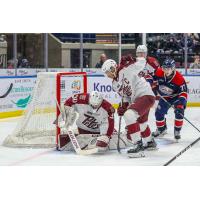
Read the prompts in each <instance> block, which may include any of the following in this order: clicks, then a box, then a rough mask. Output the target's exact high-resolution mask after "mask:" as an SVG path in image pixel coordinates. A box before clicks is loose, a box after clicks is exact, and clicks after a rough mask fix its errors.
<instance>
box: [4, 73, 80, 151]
mask: <svg viewBox="0 0 200 200" xmlns="http://www.w3.org/2000/svg"><path fill="white" fill-rule="evenodd" d="M56 76H57V73H56V72H41V73H38V76H37V82H36V85H35V87H34V91H33V94H32V98H31V100H30V102H29V105H28V107H27V109H26V111H25V112H24V115H23V117H22V119H21V120H20V122H19V124H18V125H17V127H16V129H15V130H14V133H13V134H11V135H9V136H8V137H7V138H6V139H5V140H4V143H3V145H4V146H9V147H34V148H35V147H38V148H45V147H54V146H55V145H56V125H55V124H53V123H54V121H55V120H56V117H57V116H56V87H57V86H56ZM78 81H79V82H81V81H82V82H83V79H79V80H78ZM61 82H62V84H61V95H62V93H64V95H63V96H64V98H63V100H64V99H66V97H67V96H68V97H69V96H71V95H72V94H73V92H77V91H71V88H72V90H73V87H72V86H71V85H73V84H74V83H77V80H76V79H75V80H74V77H71V82H70V77H67V80H64V82H63V81H61ZM63 85H64V87H63ZM82 85H83V84H82ZM59 89H60V88H59ZM75 89H77V88H75ZM79 89H80V88H79ZM81 89H82V88H81ZM62 90H63V91H62ZM69 90H70V91H69ZM79 92H82V91H81V90H80V91H79ZM66 94H67V96H66ZM61 98H62V96H61Z"/></svg>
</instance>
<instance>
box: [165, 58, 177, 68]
mask: <svg viewBox="0 0 200 200" xmlns="http://www.w3.org/2000/svg"><path fill="white" fill-rule="evenodd" d="M175 67H176V63H175V60H173V59H171V58H167V59H165V60H164V62H163V64H162V68H173V69H174V68H175Z"/></svg>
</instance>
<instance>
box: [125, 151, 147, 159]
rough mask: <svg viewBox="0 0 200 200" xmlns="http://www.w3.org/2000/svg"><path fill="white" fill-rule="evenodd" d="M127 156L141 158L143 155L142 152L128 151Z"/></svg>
mask: <svg viewBox="0 0 200 200" xmlns="http://www.w3.org/2000/svg"><path fill="white" fill-rule="evenodd" d="M128 157H129V158H143V157H145V155H144V152H140V153H129V154H128Z"/></svg>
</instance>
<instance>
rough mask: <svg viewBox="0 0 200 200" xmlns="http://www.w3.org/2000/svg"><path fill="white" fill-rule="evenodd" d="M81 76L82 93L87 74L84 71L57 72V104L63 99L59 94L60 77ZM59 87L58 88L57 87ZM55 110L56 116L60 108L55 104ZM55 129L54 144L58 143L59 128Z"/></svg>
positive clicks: (84, 91)
mask: <svg viewBox="0 0 200 200" xmlns="http://www.w3.org/2000/svg"><path fill="white" fill-rule="evenodd" d="M66 75H67V76H72V77H73V76H82V78H83V80H82V92H83V93H87V74H86V72H68V73H67V74H66V73H65V72H62V73H58V74H57V77H56V85H57V90H56V99H57V102H58V104H59V105H60V104H61V102H63V101H64V100H65V99H61V98H62V96H63V95H62V94H61V86H60V84H61V79H62V77H63V76H66ZM59 88H60V89H59ZM56 112H57V116H59V114H60V110H59V108H58V106H56ZM56 129H57V131H56V133H57V134H56V144H58V136H59V134H60V128H59V127H58V126H57V127H56Z"/></svg>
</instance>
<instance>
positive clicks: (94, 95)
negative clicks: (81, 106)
mask: <svg viewBox="0 0 200 200" xmlns="http://www.w3.org/2000/svg"><path fill="white" fill-rule="evenodd" d="M102 101H103V96H102V95H101V94H100V93H99V92H97V91H92V92H91V93H90V97H89V104H90V105H91V106H92V107H93V108H95V109H96V108H98V107H99V106H100V105H101V103H102Z"/></svg>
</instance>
